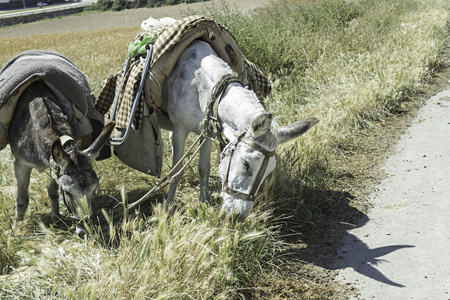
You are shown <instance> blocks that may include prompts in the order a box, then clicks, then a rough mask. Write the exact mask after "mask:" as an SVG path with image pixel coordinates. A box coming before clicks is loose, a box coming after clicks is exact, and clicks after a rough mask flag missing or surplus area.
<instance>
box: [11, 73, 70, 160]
mask: <svg viewBox="0 0 450 300" xmlns="http://www.w3.org/2000/svg"><path fill="white" fill-rule="evenodd" d="M54 99H56V96H55V95H54V94H53V93H52V92H51V90H50V89H49V88H48V87H47V86H46V85H45V83H43V82H41V81H38V82H35V83H33V84H31V85H30V86H29V87H28V88H27V89H26V90H25V91H24V93H23V94H22V95H21V96H20V98H19V101H18V103H17V106H16V109H15V112H14V116H13V119H12V121H11V126H10V129H9V135H10V145H11V150H12V151H13V153H14V155H15V156H16V157H20V158H21V160H23V161H27V162H28V163H29V164H30V165H34V167H37V168H38V169H39V168H45V167H48V164H49V158H50V145H51V143H52V141H53V139H54V138H55V137H56V136H62V135H69V136H71V135H72V130H71V127H70V125H69V124H68V122H67V117H66V116H65V115H64V113H63V112H62V109H61V108H60V107H59V106H58V104H57V103H56V102H54Z"/></svg>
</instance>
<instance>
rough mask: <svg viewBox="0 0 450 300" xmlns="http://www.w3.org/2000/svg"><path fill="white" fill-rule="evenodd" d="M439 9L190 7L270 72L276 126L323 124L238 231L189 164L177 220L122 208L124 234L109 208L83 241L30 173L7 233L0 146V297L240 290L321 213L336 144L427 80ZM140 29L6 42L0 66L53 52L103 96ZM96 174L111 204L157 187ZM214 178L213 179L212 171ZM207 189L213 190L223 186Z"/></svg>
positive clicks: (410, 2)
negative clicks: (20, 216)
mask: <svg viewBox="0 0 450 300" xmlns="http://www.w3.org/2000/svg"><path fill="white" fill-rule="evenodd" d="M443 4H445V1H438V0H436V1H414V0H402V1H394V2H393V1H387V0H360V1H358V0H352V1H338V0H322V1H313V0H311V1H306V0H303V1H302V0H288V1H280V2H273V3H272V4H271V5H270V6H267V7H265V8H264V9H261V10H257V11H254V12H251V13H250V14H248V13H247V12H246V13H245V14H244V12H243V11H242V10H240V9H239V8H238V7H231V6H229V5H227V4H226V2H224V1H213V2H212V5H211V7H209V8H208V9H207V10H205V11H202V12H192V11H185V14H191V13H196V14H205V15H208V16H211V17H213V18H214V19H216V20H217V21H219V22H221V23H223V24H225V25H226V26H227V27H228V28H230V30H231V31H232V32H233V34H234V35H235V36H236V38H237V40H238V43H239V45H240V47H241V48H242V50H243V52H244V54H245V55H246V56H247V58H248V59H250V60H251V61H253V62H255V63H256V64H257V65H259V66H260V67H261V68H262V69H263V71H264V72H266V73H267V74H269V76H270V77H271V79H272V80H273V82H274V90H273V92H272V94H271V95H270V97H269V98H268V99H266V104H267V107H268V108H269V109H270V110H272V111H274V112H276V113H277V115H278V118H277V121H278V122H279V123H280V124H281V125H286V124H289V123H292V122H294V121H297V120H299V119H302V118H304V117H312V116H314V117H318V118H320V120H321V122H320V123H319V124H318V125H316V126H315V127H314V128H313V129H312V130H310V131H309V132H308V133H307V134H306V135H305V136H303V137H301V138H299V139H297V140H295V141H292V142H289V143H287V144H285V145H283V146H282V147H281V149H280V150H279V151H278V153H277V154H278V155H277V156H278V159H277V164H278V166H277V169H276V171H275V174H274V176H272V178H271V181H270V182H269V183H268V184H267V186H266V189H265V192H264V194H263V195H262V197H261V200H260V201H259V202H258V204H257V207H256V209H255V210H254V211H253V212H252V213H251V215H250V216H249V218H248V219H247V220H246V221H245V222H234V221H233V220H230V219H228V218H226V217H225V216H223V214H222V213H221V212H220V211H219V207H220V203H216V202H214V201H213V203H211V204H209V205H204V204H200V203H198V201H197V200H194V199H197V197H198V180H197V179H196V178H197V174H196V172H197V171H196V168H195V167H192V168H188V169H187V170H186V175H185V176H184V179H183V181H182V182H181V184H180V189H179V190H178V194H177V201H176V202H177V203H176V205H175V207H174V208H173V210H172V211H170V212H168V211H167V210H166V209H164V208H163V207H161V206H160V205H157V204H154V205H153V208H152V209H151V210H150V211H151V213H147V214H143V213H135V212H128V213H129V214H128V213H127V214H128V215H129V216H128V217H124V218H122V219H121V222H120V224H119V225H116V224H113V219H112V218H113V216H111V215H110V212H105V214H104V218H105V219H106V223H107V225H106V227H105V228H109V229H108V230H106V229H105V228H103V229H104V230H103V231H101V230H100V231H99V230H98V228H96V227H95V226H94V225H90V226H91V227H88V228H91V229H90V230H91V231H92V232H93V234H92V236H91V237H90V238H84V239H82V238H78V237H76V236H74V235H73V234H71V233H69V232H67V230H65V231H64V230H63V231H61V230H59V229H55V228H53V227H51V226H50V225H49V223H48V218H47V217H46V216H47V215H48V211H49V208H48V200H47V196H46V184H47V180H48V172H45V173H43V174H38V173H33V182H32V184H31V186H30V190H31V198H32V199H31V201H30V207H29V208H28V212H27V215H26V220H25V223H24V225H23V226H21V227H19V228H12V226H11V225H12V223H11V222H12V218H13V215H14V196H15V192H14V188H13V185H14V181H11V179H10V178H11V177H12V176H13V171H12V163H11V156H10V154H9V152H8V150H3V151H2V152H0V156H1V158H2V163H0V168H1V172H2V174H1V176H0V184H1V186H2V193H1V194H0V201H1V203H0V220H1V221H2V222H1V224H0V246H1V248H0V267H1V268H2V269H1V270H2V272H3V274H5V275H3V277H1V279H0V296H1V297H10V298H54V299H62V298H64V299H66V298H69V299H70V298H72V299H75V298H76V299H79V298H83V299H85V298H101V299H113V298H114V299H130V298H152V299H153V298H158V299H173V298H195V299H201V298H236V297H243V296H245V295H247V293H248V290H251V286H253V285H254V284H255V282H257V281H258V279H259V278H261V277H262V276H264V274H265V273H267V271H268V270H269V269H271V268H273V267H274V266H275V265H277V264H278V262H279V260H280V259H281V258H280V257H279V256H278V254H279V253H280V250H281V249H282V248H283V243H282V242H281V241H280V227H279V226H275V225H274V224H288V225H287V226H290V227H291V228H295V226H296V224H297V223H298V222H301V221H304V220H307V219H312V218H314V217H315V216H316V215H317V214H318V213H320V211H321V209H323V208H324V207H327V206H328V205H329V201H330V200H329V199H327V198H326V197H324V196H323V193H324V192H326V191H327V189H331V188H333V186H332V179H333V176H334V174H336V173H339V172H340V168H341V166H339V165H338V164H336V160H335V159H334V157H333V155H334V153H335V151H336V149H339V148H340V147H347V146H349V145H350V144H351V141H352V136H353V135H354V134H356V133H358V132H359V131H361V130H365V129H367V128H370V127H371V126H373V125H374V124H375V122H377V121H382V120H383V119H384V118H385V117H386V116H387V115H388V114H390V113H395V112H396V111H398V110H400V109H401V106H402V103H403V101H407V100H408V99H409V98H408V97H409V96H411V95H414V93H416V92H417V91H419V90H420V89H421V87H422V86H423V84H424V83H426V82H428V81H429V80H430V79H431V78H432V75H433V72H434V69H435V68H437V67H438V66H439V63H440V61H439V53H440V51H441V50H442V48H443V46H444V44H445V42H446V39H447V34H448V32H447V21H448V11H447V9H446V8H445V7H444V6H443ZM99 17H101V15H99ZM137 32H138V28H137V27H131V28H118V29H110V30H101V31H100V30H91V31H86V32H74V33H70V34H48V35H40V36H32V37H16V38H0V65H3V64H4V63H6V62H7V61H8V60H9V59H10V58H12V57H13V56H14V55H16V54H18V53H20V52H22V51H24V50H28V49H48V50H55V51H58V52H60V53H62V54H63V55H66V56H67V57H68V58H69V59H71V60H72V61H73V62H74V63H75V64H76V65H78V66H79V67H80V68H81V70H83V72H84V73H85V74H86V75H87V77H88V80H89V82H90V84H91V87H92V88H93V90H94V93H95V94H98V93H99V91H100V85H101V82H102V80H103V79H105V78H107V77H108V76H109V75H110V74H113V73H115V72H117V71H118V70H120V69H121V68H122V66H123V62H124V60H125V56H126V49H127V45H128V43H129V42H130V41H131V40H132V39H133V38H134V36H135V35H136V33H137ZM0 34H1V31H0ZM80 41H82V43H81V42H80ZM169 156H170V155H167V157H166V159H165V166H164V168H165V169H167V168H168V166H169V165H170V157H169ZM95 167H96V169H97V170H98V173H99V175H100V177H101V179H100V182H101V183H100V184H101V188H102V190H101V194H102V195H103V196H105V195H107V194H111V195H112V196H111V197H115V199H116V200H115V201H117V202H121V201H123V199H126V198H127V197H128V195H126V193H122V195H119V194H118V193H117V190H118V188H119V187H121V186H124V187H125V188H126V189H127V190H128V191H130V195H131V194H132V193H131V192H136V191H139V190H143V189H146V188H148V187H149V186H150V187H151V186H153V185H154V184H155V179H154V178H152V177H148V176H145V175H143V174H140V173H138V172H136V171H134V170H131V169H129V168H128V167H126V166H124V165H122V164H121V163H120V162H118V161H117V159H115V158H113V159H110V160H108V161H103V162H99V163H97V164H96V166H95ZM212 174H213V175H214V174H217V165H215V164H213V166H212ZM211 181H212V185H213V186H219V184H218V179H217V177H213V178H212V180H211ZM103 196H102V198H101V199H103ZM214 196H215V194H213V198H215V197H214ZM105 197H108V196H105ZM149 205H150V204H149ZM100 206H101V205H100ZM32 216H34V217H32ZM108 220H109V221H108ZM96 232H97V233H96ZM104 232H108V234H106V233H104Z"/></svg>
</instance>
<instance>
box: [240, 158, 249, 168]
mask: <svg viewBox="0 0 450 300" xmlns="http://www.w3.org/2000/svg"><path fill="white" fill-rule="evenodd" d="M241 161H242V165H243V166H244V168H245V169H246V170H248V169H250V164H249V163H248V161H246V160H245V159H241Z"/></svg>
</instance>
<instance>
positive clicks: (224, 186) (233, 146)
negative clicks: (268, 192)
mask: <svg viewBox="0 0 450 300" xmlns="http://www.w3.org/2000/svg"><path fill="white" fill-rule="evenodd" d="M246 132H247V131H246V130H245V131H243V132H242V133H241V134H240V135H239V136H238V138H237V139H236V141H234V142H231V143H229V146H228V147H227V148H228V152H229V155H228V161H227V165H226V169H225V178H224V180H223V183H222V190H223V191H225V192H226V193H228V194H230V195H234V196H238V197H240V198H243V199H247V200H250V201H254V200H255V198H256V192H257V191H258V188H259V186H260V184H261V182H262V180H263V178H264V174H265V173H266V170H267V166H268V165H269V160H270V158H271V157H272V156H274V155H275V151H268V150H266V149H264V148H263V147H261V146H260V145H258V144H257V143H256V142H254V141H253V140H250V139H248V138H246V137H244V136H245V134H246ZM239 142H243V143H245V144H247V145H249V146H250V147H252V148H253V149H255V150H256V151H259V152H261V153H262V154H263V155H264V161H263V163H262V165H261V168H260V169H259V172H258V175H257V176H256V178H255V181H254V182H253V186H252V189H251V191H250V193H249V194H245V193H243V192H239V191H235V190H233V189H231V188H229V187H228V176H229V173H230V166H231V158H232V156H233V152H234V150H235V149H236V147H237V144H238V143H239Z"/></svg>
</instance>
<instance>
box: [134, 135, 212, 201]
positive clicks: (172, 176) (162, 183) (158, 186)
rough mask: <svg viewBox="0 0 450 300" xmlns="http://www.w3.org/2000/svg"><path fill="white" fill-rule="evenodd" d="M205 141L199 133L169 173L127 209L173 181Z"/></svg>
mask: <svg viewBox="0 0 450 300" xmlns="http://www.w3.org/2000/svg"><path fill="white" fill-rule="evenodd" d="M201 138H203V140H202V142H201V143H200V145H199V146H198V148H197V149H196V150H195V152H194V154H192V156H191V157H190V158H189V159H188V161H187V163H186V164H185V165H184V166H183V167H182V168H181V169H180V170H179V171H178V172H177V173H175V174H172V173H173V172H174V170H175V169H176V168H177V167H178V166H179V165H180V164H181V163H182V162H183V159H185V158H186V156H187V155H188V153H189V152H191V150H192V148H194V146H195V144H197V143H198V141H199V140H200V139H201ZM205 141H206V138H205V137H204V136H203V135H199V136H198V138H197V139H196V140H195V142H194V143H193V144H192V145H191V147H190V148H189V149H188V150H187V151H186V153H184V155H183V157H181V158H180V160H179V161H178V162H177V163H176V165H175V166H173V167H172V169H170V171H169V173H168V174H167V175H166V176H164V178H163V179H161V180H160V181H159V182H158V183H157V184H156V185H155V186H154V187H153V188H152V189H151V190H150V191H148V192H147V193H146V194H145V195H144V196H142V197H141V198H140V199H139V200H137V201H136V202H133V203H132V204H130V205H128V206H127V209H131V208H133V207H135V206H137V205H139V204H141V203H142V202H144V201H145V200H147V199H149V198H150V197H152V196H154V195H156V194H157V193H159V191H160V190H162V189H163V188H165V187H166V186H168V185H169V184H171V183H172V182H173V180H174V179H175V177H177V176H178V175H180V174H181V173H182V172H183V171H184V169H186V167H187V166H188V165H189V163H190V162H191V161H192V159H194V157H195V156H196V155H197V153H198V151H200V148H201V147H202V146H203V144H204V143H205ZM166 181H168V182H166Z"/></svg>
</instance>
